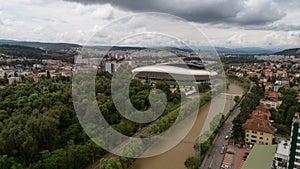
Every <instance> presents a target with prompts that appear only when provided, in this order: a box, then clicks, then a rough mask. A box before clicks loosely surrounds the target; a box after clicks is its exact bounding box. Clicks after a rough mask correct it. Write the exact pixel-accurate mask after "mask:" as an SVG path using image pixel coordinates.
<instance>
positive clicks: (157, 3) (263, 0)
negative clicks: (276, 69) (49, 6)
mask: <svg viewBox="0 0 300 169" xmlns="http://www.w3.org/2000/svg"><path fill="white" fill-rule="evenodd" d="M66 1H72V2H78V3H82V4H111V5H113V6H115V7H118V8H121V9H124V10H130V11H134V12H149V11H151V12H164V13H170V14H173V15H177V16H179V17H182V18H185V19H187V20H189V21H194V22H200V23H231V24H238V25H262V24H266V23H271V22H275V21H277V20H280V19H281V18H283V17H284V16H285V12H284V11H282V9H281V8H280V7H279V6H278V5H277V3H275V2H273V0H242V1H241V0H201V1H199V0H188V1H186V0H177V1H172V2H170V1H162V0H151V1H149V0H66Z"/></svg>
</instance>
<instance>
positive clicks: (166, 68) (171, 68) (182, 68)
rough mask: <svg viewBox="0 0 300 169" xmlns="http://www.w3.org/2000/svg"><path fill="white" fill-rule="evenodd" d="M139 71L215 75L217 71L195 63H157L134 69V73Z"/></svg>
mask: <svg viewBox="0 0 300 169" xmlns="http://www.w3.org/2000/svg"><path fill="white" fill-rule="evenodd" d="M139 72H161V73H170V74H178V75H209V76H215V75H217V73H216V72H209V71H207V70H204V69H203V67H202V66H199V65H195V64H172V63H165V64H156V65H150V66H143V67H138V68H136V69H134V70H132V73H133V74H137V73H139Z"/></svg>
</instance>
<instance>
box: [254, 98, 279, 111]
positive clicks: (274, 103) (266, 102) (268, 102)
mask: <svg viewBox="0 0 300 169" xmlns="http://www.w3.org/2000/svg"><path fill="white" fill-rule="evenodd" d="M259 103H260V104H262V105H265V106H267V107H268V108H269V109H271V108H273V109H277V108H278V107H279V106H280V105H281V103H282V101H281V100H276V101H275V100H260V101H259Z"/></svg>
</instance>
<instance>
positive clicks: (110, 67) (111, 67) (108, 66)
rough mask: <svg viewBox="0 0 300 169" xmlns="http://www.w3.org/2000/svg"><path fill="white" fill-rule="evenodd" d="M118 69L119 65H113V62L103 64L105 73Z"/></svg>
mask: <svg viewBox="0 0 300 169" xmlns="http://www.w3.org/2000/svg"><path fill="white" fill-rule="evenodd" d="M119 67H120V64H119V63H114V62H108V63H105V71H107V72H109V73H114V72H116V71H117V70H118V68H119Z"/></svg>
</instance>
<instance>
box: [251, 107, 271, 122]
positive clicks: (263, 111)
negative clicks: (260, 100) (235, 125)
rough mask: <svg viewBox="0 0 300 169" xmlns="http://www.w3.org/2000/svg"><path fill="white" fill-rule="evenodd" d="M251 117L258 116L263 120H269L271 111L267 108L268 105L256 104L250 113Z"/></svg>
mask: <svg viewBox="0 0 300 169" xmlns="http://www.w3.org/2000/svg"><path fill="white" fill-rule="evenodd" d="M250 117H251V118H260V119H264V120H268V121H269V120H270V117H271V112H270V111H269V110H268V107H267V106H265V105H259V106H256V109H255V110H253V111H252V113H251V114H250Z"/></svg>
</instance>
